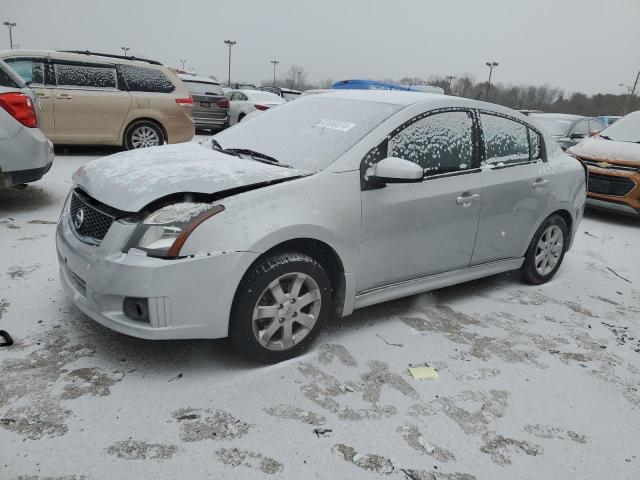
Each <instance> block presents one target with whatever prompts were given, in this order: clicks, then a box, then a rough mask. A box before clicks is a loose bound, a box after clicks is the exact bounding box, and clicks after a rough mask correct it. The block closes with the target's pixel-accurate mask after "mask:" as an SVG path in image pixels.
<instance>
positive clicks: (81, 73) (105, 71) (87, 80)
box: [54, 63, 118, 89]
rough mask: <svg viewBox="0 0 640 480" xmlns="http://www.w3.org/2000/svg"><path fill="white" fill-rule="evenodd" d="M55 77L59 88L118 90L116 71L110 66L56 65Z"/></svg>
mask: <svg viewBox="0 0 640 480" xmlns="http://www.w3.org/2000/svg"><path fill="white" fill-rule="evenodd" d="M54 75H55V79H56V85H57V86H59V87H86V88H92V89H93V88H109V89H115V88H118V79H117V74H116V69H115V67H114V66H110V65H85V64H79V63H77V64H76V63H56V64H55V66H54Z"/></svg>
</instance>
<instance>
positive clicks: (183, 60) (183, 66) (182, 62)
mask: <svg viewBox="0 0 640 480" xmlns="http://www.w3.org/2000/svg"><path fill="white" fill-rule="evenodd" d="M180 63H181V64H182V71H183V72H186V70H185V65H186V64H187V61H186V60H185V59H184V58H181V59H180Z"/></svg>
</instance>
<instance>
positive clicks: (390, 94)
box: [321, 89, 446, 106]
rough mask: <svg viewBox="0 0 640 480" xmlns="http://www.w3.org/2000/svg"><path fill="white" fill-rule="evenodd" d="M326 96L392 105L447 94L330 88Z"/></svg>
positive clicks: (409, 103) (404, 104)
mask: <svg viewBox="0 0 640 480" xmlns="http://www.w3.org/2000/svg"><path fill="white" fill-rule="evenodd" d="M321 95H325V96H326V97H331V98H344V99H350V100H362V101H367V102H379V103H389V104H392V105H402V106H407V105H413V104H415V103H420V102H429V101H433V102H435V101H438V100H444V99H445V98H446V95H440V94H437V93H424V92H411V91H403V90H356V89H353V90H348V89H344V90H343V89H330V90H328V91H327V93H323V94H321Z"/></svg>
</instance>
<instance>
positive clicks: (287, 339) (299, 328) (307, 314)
mask: <svg viewBox="0 0 640 480" xmlns="http://www.w3.org/2000/svg"><path fill="white" fill-rule="evenodd" d="M321 302H322V299H321V292H320V287H319V286H318V284H317V283H316V281H315V280H314V279H313V278H311V277H310V276H309V275H306V274H304V273H299V272H296V273H287V274H284V275H281V276H279V277H278V278H276V279H275V280H274V281H272V282H271V283H270V284H269V285H268V286H267V288H265V289H264V290H263V292H262V293H261V294H260V296H259V297H258V301H257V302H256V305H255V307H254V309H253V318H252V326H253V334H254V335H255V338H256V339H257V340H258V342H259V343H260V345H262V346H263V347H265V348H267V349H269V350H287V349H289V348H291V347H294V346H295V345H297V344H298V343H300V342H301V341H302V340H303V339H304V338H305V337H306V336H307V335H308V334H309V332H311V330H312V329H313V327H314V325H315V324H316V321H317V320H318V315H319V313H320V307H321Z"/></svg>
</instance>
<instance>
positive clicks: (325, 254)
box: [233, 237, 346, 316]
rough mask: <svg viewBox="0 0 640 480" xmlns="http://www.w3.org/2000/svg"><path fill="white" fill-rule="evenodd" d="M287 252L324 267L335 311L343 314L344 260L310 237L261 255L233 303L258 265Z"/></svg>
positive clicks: (327, 246) (328, 246) (331, 249)
mask: <svg viewBox="0 0 640 480" xmlns="http://www.w3.org/2000/svg"><path fill="white" fill-rule="evenodd" d="M285 252H297V253H302V254H304V255H308V256H309V257H311V258H313V259H314V260H316V261H317V262H318V263H319V264H320V265H322V267H323V268H324V269H325V271H326V272H327V275H328V276H329V280H330V282H331V287H332V290H333V298H334V304H335V310H336V314H337V315H338V316H339V315H340V314H341V313H342V308H343V304H344V301H345V292H346V280H345V275H344V273H345V269H344V264H343V262H342V259H341V258H340V255H338V252H336V250H335V249H334V248H333V247H332V246H331V245H329V244H328V243H326V242H324V241H322V240H318V239H315V238H310V237H304V238H294V239H290V240H285V241H283V242H280V243H278V244H277V245H274V246H272V247H271V248H269V249H268V250H266V251H265V252H263V253H262V254H261V255H259V256H258V257H257V258H256V259H255V260H254V261H253V263H251V265H249V267H248V268H247V269H246V271H245V272H244V274H243V276H242V280H241V281H240V283H239V284H238V287H237V288H236V293H235V294H234V299H233V302H234V303H235V301H236V298H237V296H238V292H239V290H240V286H241V285H242V282H243V280H244V278H245V277H246V275H247V273H248V272H250V271H251V270H252V269H253V268H254V267H255V266H256V265H257V264H259V263H260V262H262V261H263V260H265V259H266V258H269V257H271V256H273V255H277V254H279V253H285Z"/></svg>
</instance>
